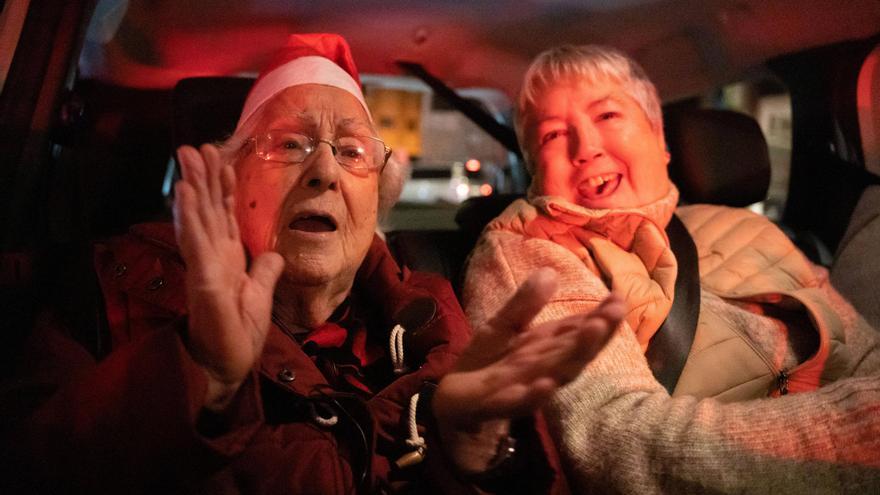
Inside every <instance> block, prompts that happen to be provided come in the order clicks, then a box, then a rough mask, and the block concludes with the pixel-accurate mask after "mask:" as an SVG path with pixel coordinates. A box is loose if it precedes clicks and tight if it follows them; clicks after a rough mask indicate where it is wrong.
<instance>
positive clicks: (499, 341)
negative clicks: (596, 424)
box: [432, 269, 626, 472]
mask: <svg viewBox="0 0 880 495" xmlns="http://www.w3.org/2000/svg"><path fill="white" fill-rule="evenodd" d="M555 291H556V273H555V272H554V271H553V270H550V269H542V270H538V271H537V272H535V273H534V274H532V276H531V277H529V279H528V280H527V281H526V282H525V283H524V284H523V285H522V286H521V287H520V288H519V290H517V292H516V293H515V294H514V295H513V297H511V299H510V300H509V301H508V302H507V304H506V305H505V306H504V307H503V308H501V310H499V311H498V313H496V314H495V316H494V317H493V318H492V319H491V320H489V322H488V323H487V324H486V325H484V326H483V327H481V328H477V329H475V332H474V338H473V340H472V341H471V343H470V345H469V346H468V347H467V349H465V351H464V353H463V354H462V356H461V357H460V358H459V360H458V362H457V363H456V367H455V369H454V370H453V372H452V373H450V374H448V375H446V377H444V378H443V380H441V382H440V385H439V387H438V388H437V391H436V392H435V394H434V399H433V402H432V407H433V409H434V416H435V418H436V419H437V424H438V428H439V432H440V436H441V438H442V441H443V445H444V447H445V448H446V450H447V453H448V454H449V456H450V457H451V458H452V459H453V460H454V462H455V463H456V464H457V465H458V467H459V469H461V470H463V471H465V472H478V471H481V470H482V469H485V467H486V466H487V463H488V461H490V460H491V459H492V457H493V455H494V453H495V452H496V445H497V444H498V441H499V440H500V437H502V436H504V435H506V432H507V431H508V425H509V420H510V419H513V418H516V417H522V416H526V415H529V414H531V413H533V412H535V411H537V410H538V409H540V408H541V407H542V406H543V405H544V404H545V403H546V402H547V401H548V400H549V399H550V397H551V396H552V394H553V392H555V391H556V389H558V388H559V387H560V386H562V385H565V384H566V383H568V382H570V381H572V380H573V379H575V378H576V377H577V376H578V374H579V373H580V372H581V370H582V369H583V368H584V366H586V365H587V363H589V362H590V361H591V360H592V359H593V357H595V356H596V354H597V353H598V352H599V351H600V350H601V349H602V347H604V345H605V343H606V342H608V339H609V337H610V336H611V334H612V333H613V332H614V329H615V328H616V327H617V325H618V324H619V323H620V321H621V320H622V318H623V316H624V314H625V312H626V305H625V303H624V302H623V300H622V299H620V298H619V297H618V296H616V295H614V294H611V295H610V296H608V298H607V299H605V301H603V302H602V303H601V304H600V305H599V307H598V308H596V309H595V310H593V311H591V312H590V313H587V314H582V315H574V316H570V317H568V318H563V319H561V320H557V321H551V322H547V323H543V324H540V325H537V326H534V327H532V328H528V327H529V324H530V323H531V322H532V320H533V319H534V318H535V316H537V314H538V313H539V312H540V311H541V309H543V308H544V306H545V305H546V304H547V303H548V302H549V301H550V298H551V297H552V296H553V294H554V292H555Z"/></svg>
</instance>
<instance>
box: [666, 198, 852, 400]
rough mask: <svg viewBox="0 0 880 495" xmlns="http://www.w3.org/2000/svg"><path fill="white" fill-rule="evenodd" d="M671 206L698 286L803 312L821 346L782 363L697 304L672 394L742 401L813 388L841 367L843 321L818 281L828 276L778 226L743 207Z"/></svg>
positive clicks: (841, 370)
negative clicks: (686, 236) (695, 260)
mask: <svg viewBox="0 0 880 495" xmlns="http://www.w3.org/2000/svg"><path fill="white" fill-rule="evenodd" d="M676 213H677V214H678V216H679V217H680V218H681V220H682V221H683V222H684V224H685V226H686V227H687V229H688V231H689V232H690V233H691V236H692V237H693V239H694V243H695V244H696V246H697V253H698V257H699V267H700V284H701V286H702V289H703V290H706V291H709V292H711V293H713V294H715V295H717V296H720V297H722V298H725V299H730V300H740V301H752V302H761V303H769V304H773V305H779V306H780V307H782V308H785V309H788V310H802V311H805V312H806V313H807V314H808V316H809V318H810V320H811V321H812V323H813V326H814V329H815V331H816V332H818V334H819V335H818V336H819V339H818V340H819V346H818V351H817V352H816V353H815V354H814V355H813V356H812V357H811V358H809V359H808V360H806V361H804V362H803V363H801V364H799V365H797V366H796V367H794V368H793V369H789V370H780V369H777V368H776V367H775V366H774V365H773V364H772V363H773V360H772V359H771V356H767V355H766V353H765V351H764V350H762V349H760V348H759V347H758V346H756V345H755V344H754V343H753V342H752V341H751V340H750V339H749V338H748V336H747V335H745V334H744V333H743V332H742V330H741V329H738V328H736V326H735V325H730V324H726V323H725V322H724V320H723V319H721V318H718V317H717V315H715V314H714V313H712V312H709V311H701V312H700V318H699V321H698V324H697V333H696V336H695V338H694V343H693V346H692V348H691V352H690V355H689V356H688V360H687V364H686V365H685V368H684V370H683V372H682V375H681V377H680V379H679V382H678V385H677V387H676V389H675V391H674V394H673V395H676V396H677V395H694V396H698V397H715V398H717V399H719V400H723V401H739V400H746V399H751V398H756V397H764V396H766V395H768V391H769V393H770V394H771V395H777V394H779V393H783V389H785V391H786V392H801V391H805V390H813V389H815V388H817V387H819V386H822V385H824V384H826V383H828V382H831V381H834V380H835V379H837V378H839V377H840V376H841V375H842V374H844V373H845V370H846V366H847V363H848V361H849V360H848V359H847V356H846V355H845V354H846V349H845V346H843V345H841V343H842V342H843V322H842V321H841V320H840V317H839V316H838V315H837V313H836V312H835V311H834V310H833V308H831V306H830V305H829V303H828V299H827V297H825V295H824V293H823V292H822V289H821V288H820V286H821V285H822V283H824V282H825V281H824V280H822V279H821V278H820V275H819V274H818V272H817V271H816V270H814V269H813V266H812V265H811V264H810V262H809V261H808V260H807V259H806V258H805V257H804V255H803V254H802V253H801V252H800V251H798V249H797V248H796V247H795V246H794V245H793V244H792V242H791V241H790V240H789V239H788V238H787V237H786V236H785V234H784V233H783V232H782V231H781V230H779V229H778V228H777V227H776V226H775V225H773V223H771V222H770V221H769V220H767V219H766V218H765V217H762V216H759V215H755V214H753V213H751V212H749V211H747V210H742V209H735V208H725V207H718V206H710V205H692V206H685V207H681V208H679V209H678V210H677V212H676ZM718 369H722V370H724V373H723V374H719V373H717V370H718ZM719 376H720V377H721V379H719Z"/></svg>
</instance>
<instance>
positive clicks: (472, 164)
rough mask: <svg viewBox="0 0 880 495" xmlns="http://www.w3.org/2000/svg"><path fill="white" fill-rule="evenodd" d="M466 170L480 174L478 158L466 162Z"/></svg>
mask: <svg viewBox="0 0 880 495" xmlns="http://www.w3.org/2000/svg"><path fill="white" fill-rule="evenodd" d="M464 168H466V169H467V171H468V172H479V171H480V160H477V159H476V158H471V159H470V160H468V161H466V162H464Z"/></svg>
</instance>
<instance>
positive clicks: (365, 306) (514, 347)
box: [0, 35, 622, 494]
mask: <svg viewBox="0 0 880 495" xmlns="http://www.w3.org/2000/svg"><path fill="white" fill-rule="evenodd" d="M356 78H357V73H356V71H355V68H354V64H353V63H352V60H351V57H350V55H349V51H348V47H347V45H346V44H345V43H344V40H342V39H341V38H339V37H337V36H333V35H305V36H293V37H292V38H291V40H290V42H289V44H288V46H287V47H286V48H285V50H284V51H283V52H282V53H281V54H280V56H279V60H278V61H276V63H275V64H273V65H271V66H270V68H269V69H267V70H266V71H265V72H264V73H263V74H262V75H261V76H260V78H259V79H258V80H257V82H256V83H255V86H254V88H253V89H252V91H251V93H250V94H249V96H248V98H247V101H246V103H245V106H244V109H243V111H242V115H241V119H240V121H239V125H238V126H237V129H236V130H235V133H234V134H233V135H232V137H230V138H229V139H228V140H227V141H226V142H225V143H223V144H222V145H221V146H220V147H219V149H218V148H217V147H215V146H211V145H205V146H203V147H202V148H201V149H200V150H196V149H194V148H191V147H183V148H181V149H180V150H179V151H178V158H179V162H180V164H181V167H182V170H183V180H182V181H181V182H180V183H178V185H177V189H176V194H177V200H176V204H175V209H174V217H175V224H174V232H171V230H170V226H166V225H155V224H154V225H146V226H140V227H137V228H135V229H134V230H133V231H132V233H131V234H130V235H127V236H124V237H123V238H121V239H117V240H115V241H113V242H111V243H110V244H108V245H105V246H104V247H103V248H102V249H100V250H99V253H98V258H97V266H98V269H99V277H100V279H101V284H102V289H103V291H104V295H105V299H106V302H107V315H108V320H109V322H108V323H109V327H110V333H111V336H112V341H113V342H112V344H113V349H112V352H110V354H109V355H108V356H107V357H106V358H105V359H103V360H101V361H100V362H98V363H95V362H94V360H93V359H92V358H91V356H89V355H88V354H87V353H86V352H84V350H83V349H82V348H81V347H78V346H77V345H76V344H75V343H74V342H73V341H72V340H71V339H70V338H68V337H66V336H65V335H64V332H63V329H61V328H59V327H58V325H57V324H56V323H55V322H52V321H43V322H42V323H41V325H39V328H37V330H36V331H35V333H34V338H33V339H32V340H33V343H34V346H33V348H32V349H31V352H32V354H31V355H32V356H33V358H32V359H28V360H27V362H28V363H32V364H33V367H32V369H31V370H30V371H31V374H30V378H31V381H30V382H27V381H17V382H15V383H14V386H13V387H11V388H10V387H6V388H5V391H6V392H9V391H10V390H13V391H16V393H17V394H18V396H19V399H20V400H27V401H28V402H30V401H32V403H33V404H34V405H35V406H36V410H35V412H33V413H31V414H30V415H27V416H26V417H24V418H23V419H22V421H20V422H19V423H17V424H16V425H15V429H14V430H15V431H13V432H12V433H11V434H10V433H7V434H6V435H5V437H4V443H3V445H4V447H5V448H4V449H3V452H4V457H5V458H6V459H4V462H2V464H3V465H4V466H5V467H6V468H10V469H11V470H12V471H13V472H15V473H16V474H15V476H11V475H9V474H7V476H5V477H3V480H2V481H0V483H2V485H3V486H6V488H7V490H5V491H4V493H13V492H15V493H17V492H19V491H22V492H28V493H33V492H41V491H45V492H52V493H59V492H68V491H70V492H76V493H105V492H113V493H117V492H118V493H155V492H167V491H172V492H175V493H178V492H186V493H189V492H198V493H297V494H298V493H352V492H354V491H357V492H373V491H376V492H380V491H381V492H382V493H389V492H392V491H397V490H398V489H401V490H402V489H409V490H414V491H428V490H430V491H443V490H445V491H451V492H454V493H461V490H463V489H464V488H462V487H461V486H459V483H460V482H463V483H465V484H467V485H469V486H474V485H475V486H477V487H480V488H482V489H484V490H495V491H501V492H505V493H508V492H522V491H525V492H528V493H533V492H536V491H539V492H540V491H547V490H548V489H550V488H551V487H555V488H554V490H558V489H563V488H564V485H563V484H560V483H559V482H558V481H559V480H558V479H557V484H556V485H552V482H553V481H552V480H553V472H552V471H551V466H550V465H549V464H548V463H547V461H546V459H545V458H544V457H543V449H542V442H541V439H540V438H539V435H538V430H536V429H534V428H533V427H532V426H531V425H530V423H529V421H514V422H513V423H511V422H510V421H508V420H507V418H515V417H522V416H527V415H529V414H530V413H531V412H533V411H534V410H535V409H537V408H538V407H539V406H540V405H541V404H542V403H544V402H545V401H546V400H547V399H548V398H549V397H550V395H551V393H552V391H553V390H554V389H555V388H556V387H557V386H558V384H560V383H565V382H567V381H569V380H571V379H573V378H575V377H576V376H577V374H578V373H579V372H580V370H581V368H582V367H583V365H584V364H585V363H586V362H587V361H588V360H589V359H590V358H591V356H593V355H594V354H595V352H597V350H598V349H599V348H601V345H602V344H603V343H604V342H605V340H606V337H607V336H608V335H610V329H611V328H613V327H614V326H615V325H616V324H617V322H618V321H619V318H620V317H621V316H622V304H621V303H619V302H617V303H615V302H614V301H612V302H611V303H609V304H608V305H606V306H605V307H603V309H601V310H600V311H597V312H595V313H593V314H592V315H579V316H576V317H574V318H572V319H570V320H568V321H566V322H563V323H562V324H550V325H543V326H539V327H536V328H535V329H534V330H531V331H529V332H524V333H521V334H519V335H516V334H515V332H517V331H518V330H519V329H520V328H521V327H524V326H525V325H527V324H528V322H529V321H530V319H531V318H532V317H533V316H534V315H535V314H536V313H537V311H539V310H540V308H541V306H542V305H543V304H544V303H545V302H546V300H547V299H548V297H549V296H550V295H551V294H552V291H553V288H554V280H553V278H552V276H550V274H548V273H546V272H545V273H539V274H538V275H537V276H536V277H534V278H533V279H531V282H530V283H529V284H527V287H526V288H524V289H523V290H521V291H520V292H519V293H517V294H516V295H515V296H514V297H513V299H512V300H511V301H510V303H509V305H508V307H507V309H505V310H504V311H503V313H502V314H501V315H500V316H499V317H498V318H495V319H493V320H492V321H491V322H489V323H488V324H487V325H484V326H483V327H481V328H480V329H478V330H477V332H476V334H475V337H476V338H475V339H474V343H473V344H472V345H471V346H469V347H466V344H467V341H468V340H469V339H470V327H469V326H468V325H467V323H466V321H465V318H464V315H463V313H462V311H461V309H460V308H459V306H458V303H457V302H456V300H455V297H454V295H453V293H452V291H451V289H450V287H449V284H448V283H447V282H445V281H443V280H441V279H440V278H438V277H434V276H429V275H426V274H419V273H412V272H410V271H408V270H406V269H401V268H399V267H398V266H397V265H396V264H395V262H394V261H393V259H392V258H391V256H390V255H389V252H388V250H387V248H386V246H385V245H384V243H383V242H382V241H381V240H380V239H379V238H378V237H377V236H376V235H375V229H376V221H377V210H378V207H379V198H380V196H381V195H382V192H383V189H384V188H388V187H391V188H394V187H395V184H394V183H393V181H394V180H395V175H394V174H393V173H392V174H388V175H385V174H383V168H384V167H385V164H386V160H387V159H388V155H389V151H390V150H389V149H388V148H387V147H386V146H385V145H384V144H383V143H382V141H381V140H380V139H379V138H378V137H377V136H376V132H375V129H374V127H373V124H372V122H371V120H370V115H369V111H368V108H367V106H366V104H365V103H364V98H363V95H362V94H361V90H360V87H359V85H358V83H357V80H356ZM397 177H399V175H398V176H397ZM385 179H390V180H391V183H390V184H388V183H383V182H382V181H383V180H385ZM175 238H176V246H175ZM184 267H185V268H184ZM459 355H461V360H460V362H459V364H458V365H457V367H456V369H455V370H453V368H452V366H453V362H454V361H455V359H456V358H457V357H458V356H459ZM449 371H454V372H453V373H451V374H450V375H449V376H448V377H447V378H446V379H444V380H443V382H442V383H440V385H439V387H436V389H435V385H432V384H436V383H437V382H438V381H440V379H441V377H442V376H443V375H444V374H446V373H447V372H449ZM22 391H27V392H30V393H32V394H33V395H24V394H22V393H21V392H22ZM432 394H433V401H431V396H432ZM10 395H11V394H7V396H10ZM447 466H449V468H450V469H448V470H447V469H446V467H447ZM10 485H11V487H10ZM0 491H3V490H0Z"/></svg>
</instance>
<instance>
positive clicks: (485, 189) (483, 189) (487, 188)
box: [480, 184, 492, 196]
mask: <svg viewBox="0 0 880 495" xmlns="http://www.w3.org/2000/svg"><path fill="white" fill-rule="evenodd" d="M480 194H482V195H483V196H488V195H490V194H492V186H491V185H489V184H483V185H482V186H480Z"/></svg>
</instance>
